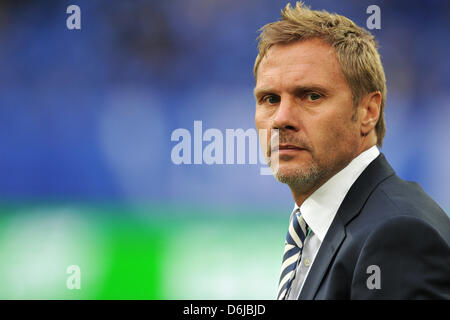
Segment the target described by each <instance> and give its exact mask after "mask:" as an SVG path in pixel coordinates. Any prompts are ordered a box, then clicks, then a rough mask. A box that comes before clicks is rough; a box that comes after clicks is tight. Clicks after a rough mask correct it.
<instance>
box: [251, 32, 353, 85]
mask: <svg viewBox="0 0 450 320" xmlns="http://www.w3.org/2000/svg"><path fill="white" fill-rule="evenodd" d="M303 84H315V85H321V86H331V87H339V86H346V82H345V78H344V76H343V74H342V71H341V67H340V65H339V62H338V60H337V56H336V53H335V50H334V49H333V48H332V47H331V46H330V45H329V44H327V43H325V42H323V41H322V40H320V39H311V40H305V41H297V42H293V43H289V44H277V45H274V46H272V47H271V48H270V49H269V50H268V51H267V53H266V55H265V56H264V58H263V59H262V60H261V63H260V65H259V67H258V71H257V83H256V87H267V86H289V85H303Z"/></svg>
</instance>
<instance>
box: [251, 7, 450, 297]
mask: <svg viewBox="0 0 450 320" xmlns="http://www.w3.org/2000/svg"><path fill="white" fill-rule="evenodd" d="M258 49H259V54H258V56H257V58H256V62H255V67H254V73H255V79H256V86H255V90H254V94H255V98H256V112H255V122H256V127H257V129H258V131H261V130H267V131H266V132H268V141H267V144H268V151H267V160H268V163H269V165H271V167H272V169H273V171H274V175H275V177H276V178H277V179H278V180H279V181H280V182H283V183H286V184H287V185H288V186H289V187H290V189H291V192H292V195H293V198H294V200H295V208H294V211H293V212H292V214H291V217H290V222H289V228H288V234H287V237H286V243H285V252H284V256H283V262H282V268H281V276H280V283H279V288H278V295H277V298H278V299H427V298H431V299H449V298H450V246H449V244H450V221H449V218H448V216H447V214H446V213H445V212H444V211H443V210H442V209H441V208H440V207H439V206H438V205H437V204H436V203H435V202H434V201H433V200H432V199H431V198H430V197H429V196H428V195H427V194H426V193H425V192H424V191H423V190H422V188H421V187H420V186H419V185H418V184H416V183H413V182H407V181H404V180H402V179H400V178H399V177H398V176H397V175H396V174H395V172H394V171H393V169H392V168H391V167H390V165H389V164H388V162H387V161H386V159H385V157H384V156H383V155H382V154H380V152H379V149H378V147H381V145H382V142H383V137H384V134H385V122H384V117H383V114H384V106H385V100H386V86H385V75H384V71H383V66H382V64H381V60H380V56H379V54H378V51H377V48H376V43H375V41H374V39H373V37H372V36H371V35H370V33H369V32H367V31H365V30H364V29H362V28H360V27H358V26H357V25H355V24H354V23H353V22H352V21H351V20H349V19H347V18H345V17H343V16H339V15H336V14H329V13H327V12H325V11H313V10H309V9H308V8H306V7H304V6H303V4H302V3H297V4H296V7H295V8H292V7H291V6H290V5H288V6H286V8H285V9H284V10H283V11H282V19H281V20H280V21H277V22H274V23H270V24H268V25H266V26H264V27H263V28H262V32H261V35H260V37H259V45H258ZM405 138H406V139H407V137H405ZM277 140H278V141H279V143H278V144H277V143H275V142H274V143H271V141H272V142H273V141H277ZM262 143H265V141H263V142H262ZM274 163H276V166H275V165H273V164H274Z"/></svg>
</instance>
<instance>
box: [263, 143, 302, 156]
mask: <svg viewBox="0 0 450 320" xmlns="http://www.w3.org/2000/svg"><path fill="white" fill-rule="evenodd" d="M305 150H306V149H305V148H302V147H298V146H295V145H292V144H280V145H278V146H274V147H273V148H272V149H271V152H279V153H280V154H281V153H284V154H288V153H296V152H299V151H305Z"/></svg>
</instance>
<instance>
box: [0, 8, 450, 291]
mask: <svg viewBox="0 0 450 320" xmlns="http://www.w3.org/2000/svg"><path fill="white" fill-rule="evenodd" d="M286 3H287V2H286V1H274V0H264V1H262V0H245V1H232V0H216V1H210V0H184V1H178V0H174V1H143V0H135V1H120V0H116V1H100V0H99V1H88V0H86V1H75V0H74V1H32V0H28V1H25V0H23V1H12V0H11V1H2V2H0V88H1V94H0V121H1V126H0V208H1V209H0V210H1V212H0V214H1V221H0V222H1V223H0V231H1V232H0V241H1V242H0V260H1V261H2V262H1V263H0V284H2V285H0V287H1V288H0V297H1V298H8V299H10V298H12V299H14V298H32V299H33V298H44V299H47V298H50V299H54V298H55V299H58V298H92V299H103V298H130V299H139V298H144V299H153V298H157V299H178V298H185V299H188V298H203V299H208V298H255V299H259V298H267V299H271V298H273V297H274V295H275V292H276V287H277V277H278V272H279V266H280V264H281V254H282V250H283V241H284V240H283V239H284V233H285V228H286V227H287V221H288V217H289V214H290V211H291V209H292V207H293V200H292V199H291V195H290V192H289V189H288V188H287V187H286V186H284V185H281V184H279V183H277V182H276V181H275V180H274V179H273V178H272V177H271V176H262V175H260V174H259V170H260V167H261V166H260V165H251V164H246V165H206V164H203V165H175V164H173V163H172V161H171V157H170V155H171V150H172V148H173V147H174V146H175V145H176V142H172V141H171V139H170V137H171V133H172V132H173V131H174V130H175V129H177V128H186V129H188V130H189V131H191V133H192V132H193V123H194V121H195V120H201V121H202V122H203V130H206V129H208V128H217V129H219V130H221V131H222V132H223V133H225V129H228V128H231V129H237V128H243V129H244V130H246V129H249V128H253V127H254V123H253V116H254V100H253V95H252V90H253V85H254V80H253V74H252V68H253V63H254V59H255V57H256V54H257V50H256V45H257V42H256V37H257V35H258V33H257V29H259V28H260V27H261V26H263V25H264V24H266V23H269V22H272V21H274V20H278V19H279V18H280V10H281V8H283V7H284V6H285V5H286ZM306 3H307V4H308V5H310V6H311V7H312V8H313V9H325V10H327V11H330V12H337V13H339V14H343V15H345V16H347V17H349V18H350V19H352V20H354V21H355V22H356V23H358V24H359V25H360V26H364V27H365V26H366V20H367V18H368V17H369V14H367V13H366V9H367V7H368V6H369V5H372V4H377V5H378V6H379V7H380V8H381V29H380V30H372V33H373V34H374V35H375V37H376V39H377V40H378V42H379V44H380V47H381V48H380V53H381V56H382V61H383V64H384V67H385V72H386V77H387V87H388V95H387V104H386V116H385V117H386V122H387V133H386V138H385V140H384V146H383V148H382V152H384V154H385V155H386V157H387V158H388V160H389V161H390V163H391V164H392V166H393V167H394V169H395V170H396V171H397V173H398V174H399V175H400V176H401V177H402V178H404V179H407V180H415V181H417V182H419V183H420V184H421V186H422V187H423V188H424V189H425V191H426V192H428V193H429V194H430V195H431V196H432V197H433V198H434V199H435V200H436V201H437V202H438V204H439V205H440V206H441V207H442V208H443V209H444V210H445V211H446V212H449V209H450V197H449V190H450V165H449V161H448V159H449V156H450V149H449V146H450V130H449V129H448V123H449V120H450V90H448V89H449V88H450V59H448V57H449V56H450V42H449V41H448V39H450V3H449V2H448V1H437V0H434V1H417V2H410V1H395V2H393V1H371V0H370V1H356V0H348V1H339V2H337V1H331V0H327V1H325V0H321V1H307V2H306ZM71 4H76V5H78V6H79V7H80V8H81V26H82V29H81V30H68V29H67V28H66V19H67V17H68V16H69V15H68V14H66V8H67V7H68V6H69V5H71ZM70 264H78V265H80V266H81V270H82V275H83V278H82V279H83V280H82V281H83V282H82V283H84V284H85V285H83V286H82V289H81V290H78V291H76V290H68V289H67V288H66V287H65V279H66V278H67V275H66V274H65V268H66V266H68V265H70ZM205 268H207V269H208V273H207V275H205V270H204V269H205ZM85 279H87V280H85Z"/></svg>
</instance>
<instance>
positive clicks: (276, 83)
mask: <svg viewBox="0 0 450 320" xmlns="http://www.w3.org/2000/svg"><path fill="white" fill-rule="evenodd" d="M255 98H256V113H255V122H256V127H257V129H258V130H261V129H266V130H268V136H269V139H268V143H269V146H268V154H267V156H268V162H269V164H270V163H274V161H275V160H274V159H275V158H274V157H278V171H277V172H275V176H276V178H277V179H278V180H280V181H281V182H284V183H287V184H288V185H289V186H290V187H291V188H292V187H294V188H301V189H305V190H308V189H311V188H313V187H314V186H316V185H317V184H318V183H320V184H321V183H323V182H325V181H326V180H328V179H329V178H330V177H331V176H332V175H334V174H335V173H337V172H338V171H339V170H341V169H342V168H343V167H345V166H346V165H347V164H348V163H349V162H350V161H351V160H352V159H353V158H354V157H356V156H357V155H358V150H359V149H360V143H361V136H360V127H359V121H358V119H357V118H358V117H357V114H356V113H355V108H354V107H353V102H352V92H351V89H350V87H349V86H348V84H347V82H346V81H345V78H344V75H343V74H342V71H341V68H340V65H339V62H338V60H337V57H336V54H335V51H334V49H333V48H332V47H331V46H329V45H328V44H326V43H324V42H322V41H321V40H319V39H311V40H306V41H297V42H293V43H290V44H279V45H275V46H273V47H271V48H270V49H269V50H268V52H267V54H266V56H265V57H264V58H263V59H262V61H261V63H260V65H259V67H258V72H257V83H256V87H255ZM271 129H278V130H271ZM277 132H278V133H277ZM276 134H279V136H278V138H279V148H278V149H276V148H275V149H273V148H274V145H270V140H272V141H273V140H274V138H276V137H275V136H274V135H276ZM270 137H271V138H272V139H270ZM271 149H272V150H271ZM272 169H273V168H272Z"/></svg>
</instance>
